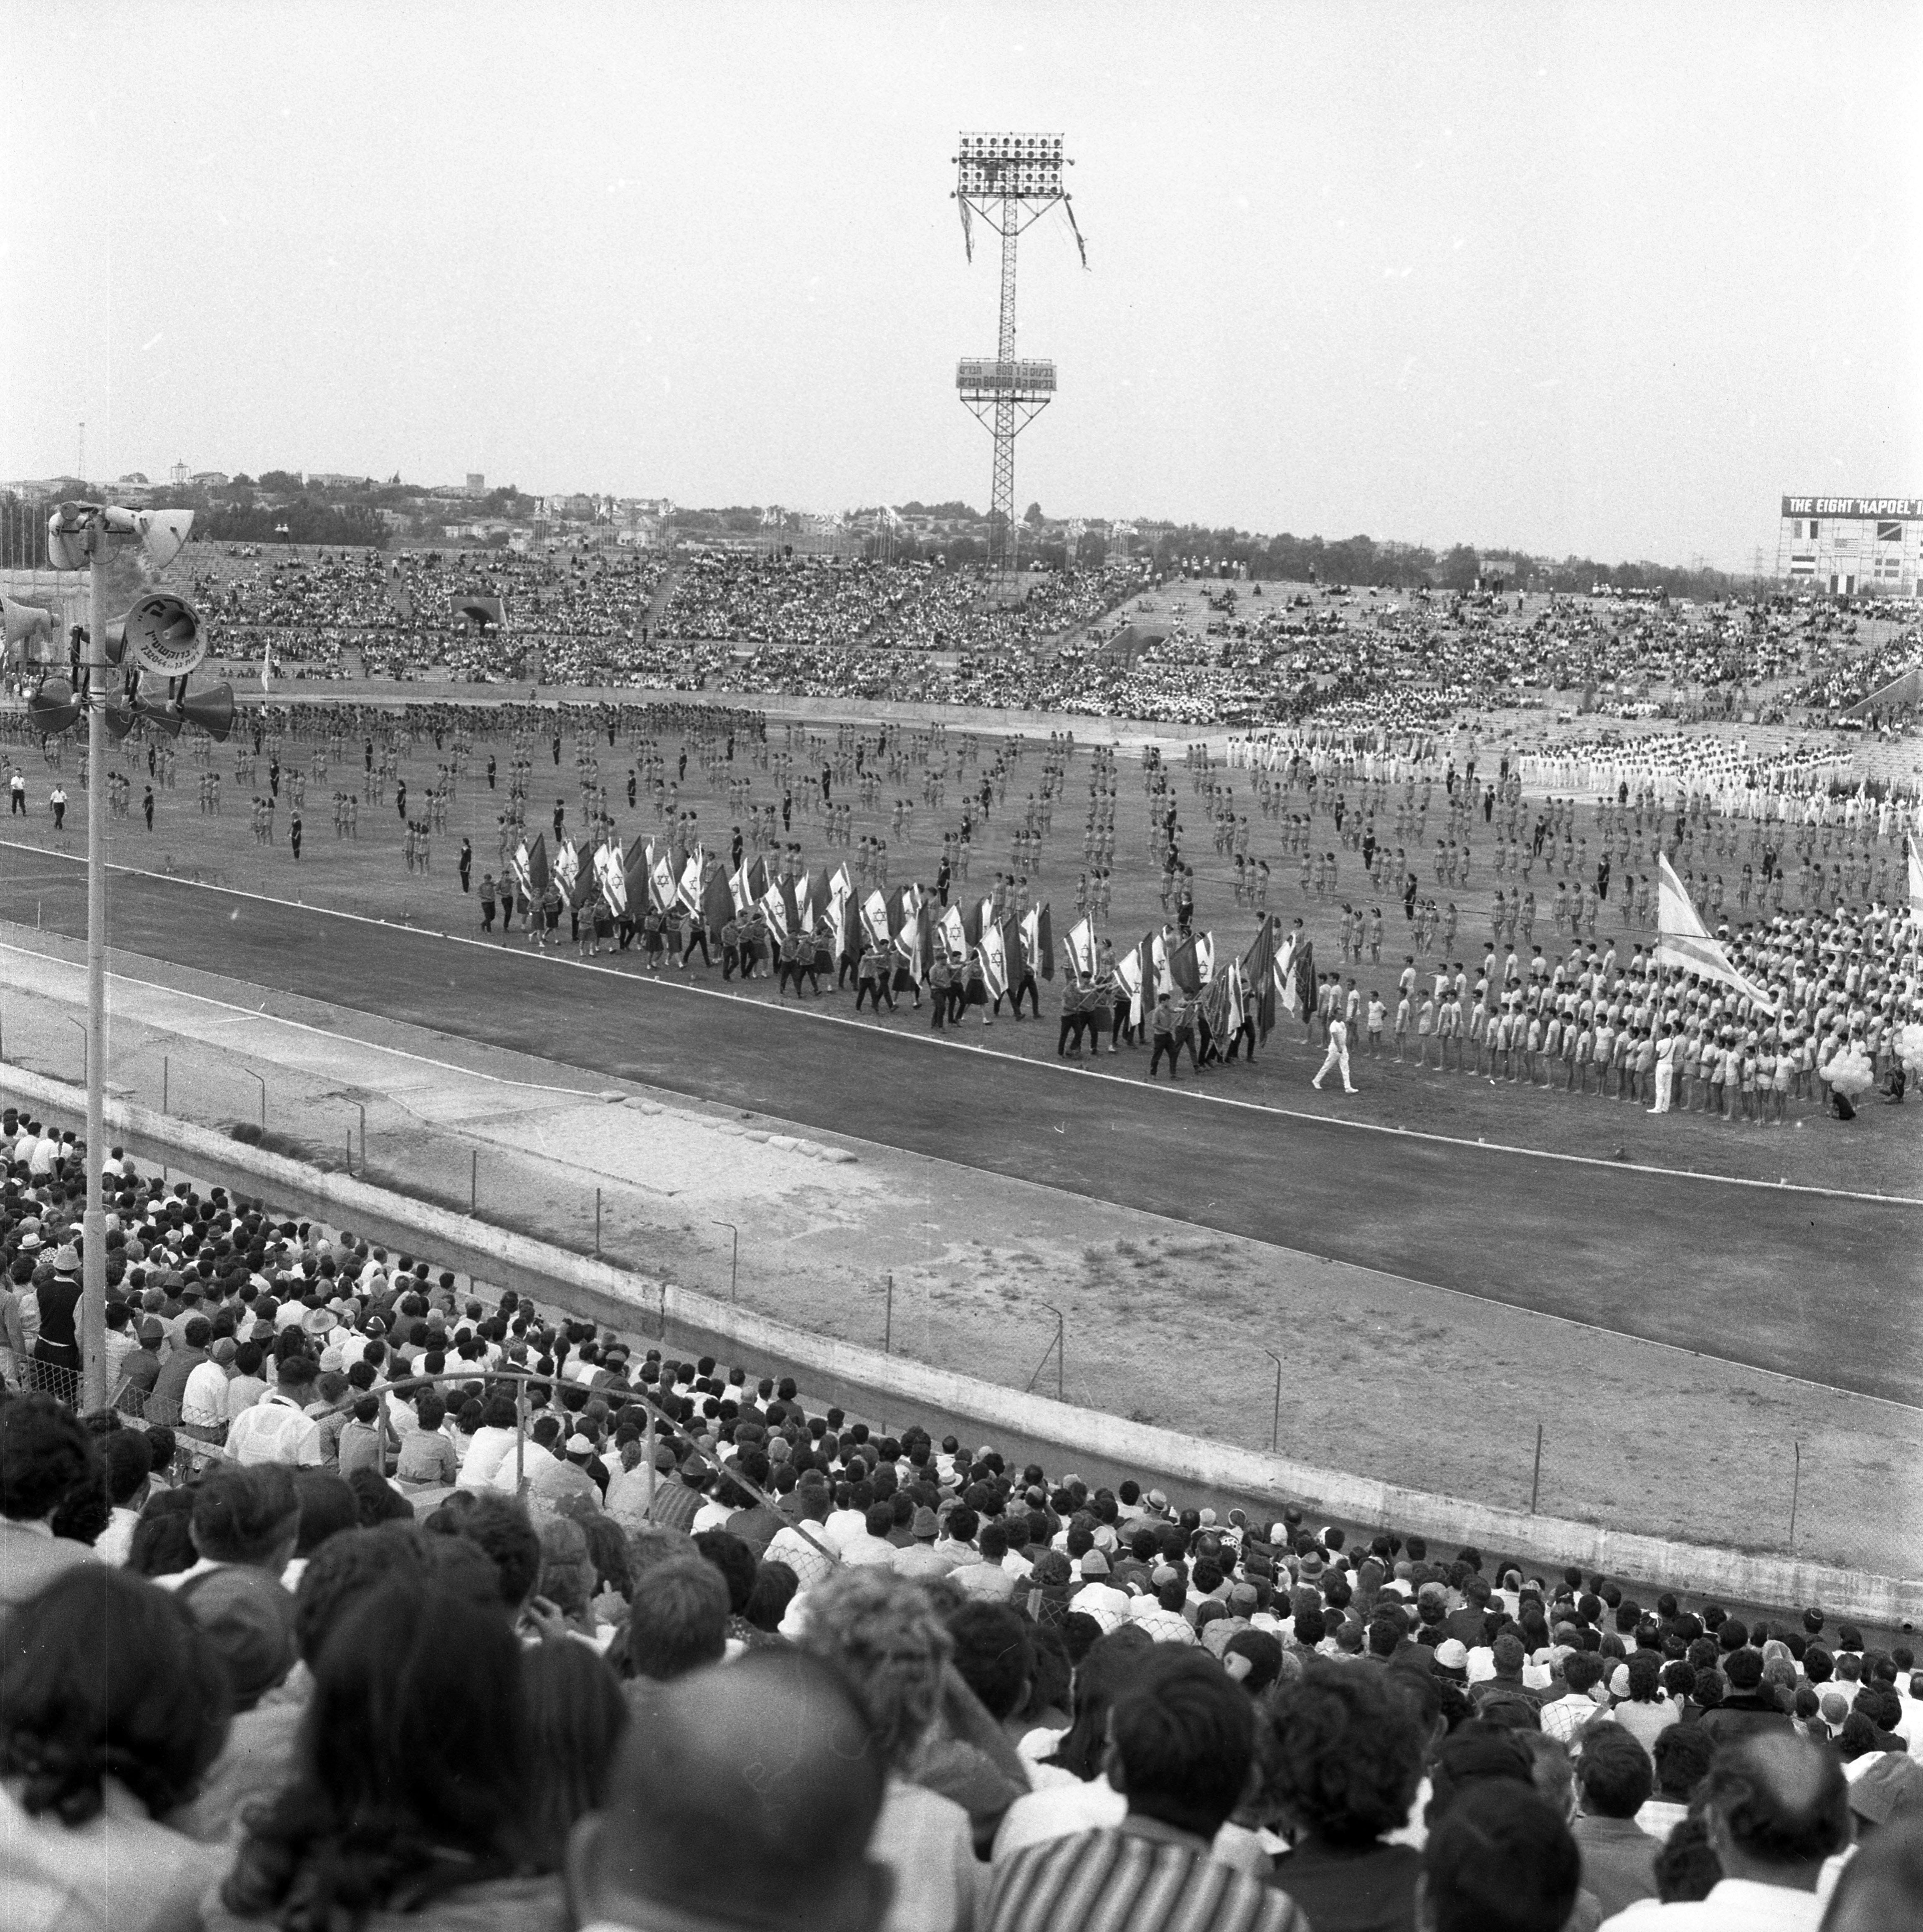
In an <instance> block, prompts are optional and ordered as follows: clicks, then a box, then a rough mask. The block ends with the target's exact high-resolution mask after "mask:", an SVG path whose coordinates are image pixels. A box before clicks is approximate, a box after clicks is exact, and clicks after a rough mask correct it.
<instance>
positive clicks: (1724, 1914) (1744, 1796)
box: [1601, 1732, 1854, 1932]
mask: <svg viewBox="0 0 1923 1932" xmlns="http://www.w3.org/2000/svg"><path fill="white" fill-rule="evenodd" d="M1701 1802H1702V1803H1703V1808H1704V1816H1705V1819H1706V1823H1707V1824H1708V1826H1709V1843H1710V1846H1711V1847H1712V1849H1713V1850H1714V1851H1715V1853H1716V1856H1717V1858H1718V1861H1719V1862H1720V1863H1721V1865H1722V1867H1723V1876H1722V1878H1721V1880H1720V1881H1719V1882H1718V1883H1717V1884H1716V1885H1715V1886H1714V1887H1712V1889H1711V1891H1710V1893H1709V1897H1707V1898H1703V1899H1698V1900H1691V1901H1690V1902H1688V1903H1678V1904H1674V1905H1653V1904H1652V1903H1649V1901H1648V1900H1639V1901H1638V1902H1637V1903H1636V1904H1634V1905H1632V1906H1629V1907H1628V1908H1627V1909H1625V1910H1623V1911H1622V1912H1618V1913H1616V1915H1615V1916H1614V1917H1613V1918H1608V1919H1605V1920H1604V1922H1603V1925H1602V1928H1601V1932H1816V1928H1817V1925H1818V1924H1819V1923H1820V1921H1821V1919H1822V1917H1823V1902H1822V1900H1820V1899H1819V1898H1818V1897H1817V1880H1818V1879H1820V1877H1821V1876H1822V1873H1823V1863H1824V1861H1825V1860H1826V1859H1827V1858H1832V1857H1833V1856H1835V1855H1836V1854H1837V1853H1838V1852H1841V1851H1843V1849H1845V1848H1846V1846H1848V1845H1849V1842H1850V1840H1851V1838H1852V1835H1853V1834H1854V1825H1853V1823H1852V1819H1851V1816H1850V1811H1849V1785H1848V1783H1847V1781H1846V1780H1845V1778H1844V1777H1843V1766H1842V1764H1841V1761H1840V1760H1838V1757H1836V1755H1835V1753H1834V1752H1833V1751H1829V1750H1827V1749H1826V1748H1824V1747H1823V1745H1819V1744H1816V1743H1813V1742H1811V1740H1810V1739H1808V1738H1800V1737H1796V1736H1793V1735H1791V1734H1790V1733H1786V1732H1766V1733H1762V1734H1760V1735H1757V1736H1751V1737H1749V1738H1748V1739H1745V1740H1744V1741H1743V1742H1742V1743H1740V1744H1736V1745H1728V1746H1726V1747H1725V1748H1724V1749H1722V1750H1721V1751H1718V1753H1717V1754H1716V1756H1715V1760H1713V1761H1712V1764H1711V1766H1710V1769H1709V1777H1708V1778H1707V1779H1706V1780H1705V1781H1704V1786H1703V1794H1702V1800H1701Z"/></svg>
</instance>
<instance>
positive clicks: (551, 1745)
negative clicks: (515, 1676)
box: [521, 1637, 628, 1872]
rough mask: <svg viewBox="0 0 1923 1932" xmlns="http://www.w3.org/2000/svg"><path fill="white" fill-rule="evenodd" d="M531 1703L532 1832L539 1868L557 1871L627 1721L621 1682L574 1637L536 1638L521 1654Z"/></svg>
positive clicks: (601, 1788) (597, 1798)
mask: <svg viewBox="0 0 1923 1932" xmlns="http://www.w3.org/2000/svg"><path fill="white" fill-rule="evenodd" d="M521 1674H522V1688H523V1694H524V1696H525V1697H526V1704H527V1726H528V1783H529V1790H530V1793H531V1800H530V1808H529V1812H528V1832H529V1838H530V1839H531V1841H532V1857H533V1859H534V1862H535V1867H536V1868H537V1869H538V1870H541V1871H544V1872H558V1871H559V1870H561V1868H562V1862H563V1861H564V1859H565V1856H566V1853H567V1849H568V1834H569V1833H570V1832H571V1831H573V1829H574V1826H576V1825H577V1823H580V1820H581V1819H582V1818H583V1817H585V1816H586V1814H588V1813H589V1812H590V1811H593V1810H594V1809H595V1807H596V1806H598V1805H599V1804H600V1802H601V1798H602V1796H603V1794H604V1792H605V1790H606V1788H607V1773H608V1770H609V1768H610V1766H612V1765H613V1762H614V1754H615V1751H616V1749H617V1748H618V1747H619V1744H620V1742H621V1733H622V1730H624V1729H625V1727H626V1725H627V1722H628V1700H627V1699H626V1698H625V1697H623V1696H622V1692H621V1682H620V1679H619V1678H617V1677H616V1676H615V1675H614V1673H613V1671H612V1670H610V1669H609V1668H608V1667H607V1664H605V1663H604V1662H603V1661H601V1658H599V1657H598V1656H597V1655H595V1652H593V1651H592V1650H591V1649H589V1647H588V1646H586V1644H584V1643H578V1642H577V1641H576V1640H574V1639H573V1638H571V1637H559V1638H556V1639H555V1640H553V1641H551V1642H549V1643H538V1644H536V1645H535V1646H533V1647H532V1649H529V1650H527V1651H526V1652H523V1655H522V1658H521Z"/></svg>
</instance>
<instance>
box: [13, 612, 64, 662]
mask: <svg viewBox="0 0 1923 1932" xmlns="http://www.w3.org/2000/svg"><path fill="white" fill-rule="evenodd" d="M0 628H4V631H5V637H6V646H7V655H8V656H9V657H11V656H12V655H13V652H15V651H16V650H23V651H25V649H26V646H28V645H31V646H34V649H32V650H31V651H30V652H26V655H29V656H31V657H33V658H34V661H36V662H38V663H42V664H44V663H46V661H48V660H49V658H52V655H53V638H54V631H55V625H54V622H53V613H52V611H51V610H42V609H40V607H39V606H38V605H37V604H16V603H15V602H14V601H13V598H10V597H0ZM42 652H44V654H45V655H40V653H42Z"/></svg>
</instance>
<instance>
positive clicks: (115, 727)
mask: <svg viewBox="0 0 1923 1932" xmlns="http://www.w3.org/2000/svg"><path fill="white" fill-rule="evenodd" d="M133 717H134V711H133V699H132V698H130V697H128V696H127V694H126V692H125V691H115V693H114V694H113V696H112V697H110V698H109V699H108V700H107V703H106V705H105V706H104V708H103V709H102V711H101V722H102V723H103V724H105V725H106V727H107V736H109V737H110V738H111V739H113V742H115V744H116V745H117V744H118V743H119V742H120V741H121V739H123V738H124V737H125V736H127V733H128V732H130V730H133Z"/></svg>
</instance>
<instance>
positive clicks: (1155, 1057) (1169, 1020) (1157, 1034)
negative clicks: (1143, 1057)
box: [1148, 993, 1181, 1080]
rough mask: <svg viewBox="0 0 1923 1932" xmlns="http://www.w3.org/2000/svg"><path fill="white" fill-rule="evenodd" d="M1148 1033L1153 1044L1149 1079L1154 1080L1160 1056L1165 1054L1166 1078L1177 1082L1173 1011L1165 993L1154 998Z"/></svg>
mask: <svg viewBox="0 0 1923 1932" xmlns="http://www.w3.org/2000/svg"><path fill="white" fill-rule="evenodd" d="M1148 1031H1149V1037H1150V1038H1151V1039H1152V1040H1154V1043H1155V1045H1154V1050H1153V1051H1152V1052H1151V1054H1150V1055H1149V1057H1148V1077H1149V1079H1151V1080H1153V1079H1154V1078H1155V1074H1156V1070H1157V1068H1158V1067H1160V1066H1161V1064H1162V1056H1163V1055H1164V1054H1165V1053H1166V1055H1168V1056H1169V1079H1171V1080H1179V1079H1181V1064H1180V1063H1179V1061H1178V1058H1177V1049H1176V1046H1175V1007H1174V1006H1173V1005H1172V1004H1171V1002H1170V1001H1169V995H1167V994H1166V993H1158V994H1157V995H1156V996H1155V1010H1154V1012H1153V1013H1151V1014H1150V1015H1149V1017H1148Z"/></svg>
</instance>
